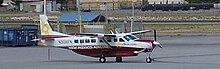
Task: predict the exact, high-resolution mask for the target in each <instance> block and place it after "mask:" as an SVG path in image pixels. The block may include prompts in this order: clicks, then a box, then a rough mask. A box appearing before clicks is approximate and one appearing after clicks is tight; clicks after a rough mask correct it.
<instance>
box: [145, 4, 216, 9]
mask: <svg viewBox="0 0 220 69" xmlns="http://www.w3.org/2000/svg"><path fill="white" fill-rule="evenodd" d="M211 8H214V4H213V3H191V4H144V5H143V6H142V7H141V10H142V11H149V10H152V11H156V10H161V11H178V10H182V11H188V10H200V9H202V10H210V9H211Z"/></svg>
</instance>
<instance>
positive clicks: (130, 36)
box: [127, 35, 137, 40]
mask: <svg viewBox="0 0 220 69" xmlns="http://www.w3.org/2000/svg"><path fill="white" fill-rule="evenodd" d="M127 37H128V38H130V39H131V40H135V39H137V37H135V36H132V35H127Z"/></svg>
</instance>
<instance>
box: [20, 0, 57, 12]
mask: <svg viewBox="0 0 220 69" xmlns="http://www.w3.org/2000/svg"><path fill="white" fill-rule="evenodd" d="M57 6H58V5H57V2H56V0H47V12H52V11H56V10H57ZM19 8H20V9H19V10H20V11H25V12H43V1H42V0H19Z"/></svg>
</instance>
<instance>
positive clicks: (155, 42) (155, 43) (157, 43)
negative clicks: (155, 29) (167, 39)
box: [153, 41, 162, 48]
mask: <svg viewBox="0 0 220 69" xmlns="http://www.w3.org/2000/svg"><path fill="white" fill-rule="evenodd" d="M153 45H155V46H158V47H160V48H162V46H161V45H160V43H159V42H157V41H154V42H153Z"/></svg>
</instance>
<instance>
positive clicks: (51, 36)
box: [42, 35, 68, 39]
mask: <svg viewBox="0 0 220 69" xmlns="http://www.w3.org/2000/svg"><path fill="white" fill-rule="evenodd" d="M64 37H68V36H59V35H43V36H42V39H53V38H64Z"/></svg>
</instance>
